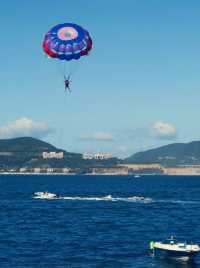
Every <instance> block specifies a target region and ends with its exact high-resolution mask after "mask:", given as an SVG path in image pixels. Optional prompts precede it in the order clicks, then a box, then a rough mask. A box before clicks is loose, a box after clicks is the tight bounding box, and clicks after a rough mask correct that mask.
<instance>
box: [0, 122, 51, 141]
mask: <svg viewBox="0 0 200 268" xmlns="http://www.w3.org/2000/svg"><path fill="white" fill-rule="evenodd" d="M49 132H50V128H49V126H48V124H47V123H45V122H38V121H33V120H32V119H30V118H26V117H22V118H19V119H17V120H15V121H13V122H10V123H8V124H7V125H5V126H1V127H0V139H7V138H16V137H25V136H30V137H37V138H41V137H44V136H45V135H47V134H48V133H49Z"/></svg>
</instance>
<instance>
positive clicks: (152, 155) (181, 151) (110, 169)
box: [0, 137, 200, 175]
mask: <svg viewBox="0 0 200 268" xmlns="http://www.w3.org/2000/svg"><path fill="white" fill-rule="evenodd" d="M0 173H20V174H27V173H34V174H41V173H44V174H46V173H48V174H57V173H59V174H110V175H128V174H131V175H160V174H165V175H200V141H194V142H190V143H174V144H169V145H166V146H162V147H159V148H156V149H152V150H147V151H144V152H138V153H136V154H133V155H131V156H130V157H128V158H126V159H119V158H117V157H113V156H112V155H110V154H106V153H97V154H95V155H90V154H80V153H72V152H67V151H65V150H63V149H59V148H56V147H55V146H53V145H51V144H49V143H47V142H44V141H41V140H39V139H35V138H32V137H21V138H14V139H3V140H0Z"/></svg>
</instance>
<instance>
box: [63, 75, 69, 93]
mask: <svg viewBox="0 0 200 268" xmlns="http://www.w3.org/2000/svg"><path fill="white" fill-rule="evenodd" d="M70 83H71V80H70V76H68V77H67V78H66V76H65V75H64V85H65V91H69V92H71V89H70Z"/></svg>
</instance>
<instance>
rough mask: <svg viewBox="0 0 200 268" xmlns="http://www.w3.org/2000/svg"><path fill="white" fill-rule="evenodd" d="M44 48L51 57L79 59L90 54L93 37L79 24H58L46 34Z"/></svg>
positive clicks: (68, 59) (66, 59)
mask: <svg viewBox="0 0 200 268" xmlns="http://www.w3.org/2000/svg"><path fill="white" fill-rule="evenodd" d="M43 49H44V52H45V53H46V54H47V55H48V56H49V57H51V58H57V59H59V60H65V61H71V60H78V59H80V57H82V56H85V55H88V54H89V51H90V50H91V49H92V39H91V37H90V34H89V32H88V31H86V30H85V29H84V28H82V27H81V26H79V25H77V24H74V23H63V24H58V25H56V26H54V27H53V28H52V29H51V30H50V31H48V32H47V33H46V34H45V37H44V41H43Z"/></svg>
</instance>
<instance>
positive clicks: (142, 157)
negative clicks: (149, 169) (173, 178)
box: [124, 141, 200, 166]
mask: <svg viewBox="0 0 200 268" xmlns="http://www.w3.org/2000/svg"><path fill="white" fill-rule="evenodd" d="M124 162H126V163H160V164H162V165H165V166H176V165H197V164H200V141H193V142H189V143H173V144H169V145H165V146H162V147H159V148H156V149H151V150H147V151H144V152H139V153H136V154H133V155H132V156H130V157H128V158H126V159H125V160H124Z"/></svg>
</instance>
